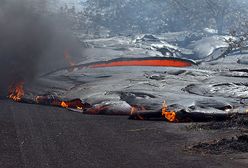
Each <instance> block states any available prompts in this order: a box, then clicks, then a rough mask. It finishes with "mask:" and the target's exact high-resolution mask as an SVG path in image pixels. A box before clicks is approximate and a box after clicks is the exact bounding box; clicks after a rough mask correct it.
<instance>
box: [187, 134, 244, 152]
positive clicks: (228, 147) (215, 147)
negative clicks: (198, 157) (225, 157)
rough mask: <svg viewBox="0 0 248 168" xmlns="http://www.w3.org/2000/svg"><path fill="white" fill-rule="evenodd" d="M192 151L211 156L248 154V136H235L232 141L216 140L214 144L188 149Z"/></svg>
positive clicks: (203, 144) (204, 144)
mask: <svg viewBox="0 0 248 168" xmlns="http://www.w3.org/2000/svg"><path fill="white" fill-rule="evenodd" d="M188 150H190V151H196V152H201V153H209V154H217V155H218V154H233V153H243V152H244V153H246V152H248V134H242V135H237V136H234V137H232V138H230V139H221V140H214V141H212V142H203V143H202V142H200V143H198V144H196V145H193V146H190V147H188Z"/></svg>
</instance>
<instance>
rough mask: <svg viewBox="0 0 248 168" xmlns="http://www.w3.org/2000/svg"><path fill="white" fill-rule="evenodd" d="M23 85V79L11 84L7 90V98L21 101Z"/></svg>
mask: <svg viewBox="0 0 248 168" xmlns="http://www.w3.org/2000/svg"><path fill="white" fill-rule="evenodd" d="M23 85H24V82H23V81H20V82H17V83H14V84H12V85H11V86H10V87H9V90H8V98H10V99H12V100H14V101H18V102H19V101H21V99H22V97H23V96H24V89H23Z"/></svg>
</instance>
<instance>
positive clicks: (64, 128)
mask: <svg viewBox="0 0 248 168" xmlns="http://www.w3.org/2000/svg"><path fill="white" fill-rule="evenodd" d="M0 131H1V132H0V151H1V153H0V167H1V168H22V167H26V168H33V167H34V168H67V167H68V168H74V167H75V168H81V167H82V168H86V167H87V168H88V167H92V168H95V167H99V168H104V167H106V168H111V167H114V168H116V167H132V168H133V167H142V168H146V167H147V168H150V167H154V168H155V167H156V168H157V167H168V168H173V167H179V168H180V167H195V168H201V167H225V168H226V167H246V166H245V164H244V163H240V162H236V161H232V160H231V159H228V158H227V157H226V156H206V155H202V154H200V153H189V152H187V151H184V149H185V145H187V144H188V143H191V140H192V139H196V138H197V137H194V138H190V137H191V136H193V135H188V134H185V133H182V132H181V131H180V129H179V126H178V125H177V124H169V123H165V122H154V121H132V120H128V119H127V117H125V116H124V117H123V116H122V117H121V116H92V115H83V114H79V113H74V112H70V111H67V110H66V109H62V108H56V107H48V106H39V105H29V104H19V103H15V102H12V101H8V100H0ZM201 136H202V135H201Z"/></svg>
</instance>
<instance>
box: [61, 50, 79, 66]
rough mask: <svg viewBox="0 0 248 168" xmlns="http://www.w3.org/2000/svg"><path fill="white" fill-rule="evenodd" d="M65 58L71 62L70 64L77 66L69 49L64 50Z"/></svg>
mask: <svg viewBox="0 0 248 168" xmlns="http://www.w3.org/2000/svg"><path fill="white" fill-rule="evenodd" d="M64 58H65V60H66V61H67V62H68V63H69V65H70V66H71V67H72V66H75V65H76V64H75V62H74V61H73V60H72V59H71V56H70V54H69V53H68V51H65V52H64Z"/></svg>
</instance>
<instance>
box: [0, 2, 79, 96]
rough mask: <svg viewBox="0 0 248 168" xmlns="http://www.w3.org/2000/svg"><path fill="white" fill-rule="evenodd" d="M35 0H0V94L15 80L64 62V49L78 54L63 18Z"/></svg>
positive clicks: (31, 76)
mask: <svg viewBox="0 0 248 168" xmlns="http://www.w3.org/2000/svg"><path fill="white" fill-rule="evenodd" d="M36 1H37V2H35V1H30V0H0V96H5V95H6V94H7V90H8V87H9V86H10V85H11V84H13V83H15V82H18V81H24V82H25V83H30V82H32V81H33V80H34V79H35V78H36V77H37V76H38V75H39V74H41V73H45V72H48V71H52V70H54V69H56V68H60V67H63V66H66V65H67V62H66V61H65V60H64V56H63V55H64V52H65V51H67V52H70V54H71V55H73V56H75V55H77V56H80V55H81V50H80V47H79V44H78V43H77V41H76V40H75V39H74V38H73V37H72V36H71V34H70V30H69V28H67V27H66V26H67V25H68V24H67V22H66V21H65V20H63V19H62V18H61V17H60V16H59V15H56V14H49V13H48V11H47V10H46V9H41V6H39V4H38V3H40V2H39V0H36ZM36 3H37V4H36ZM42 7H44V6H42ZM45 11H46V12H45Z"/></svg>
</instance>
